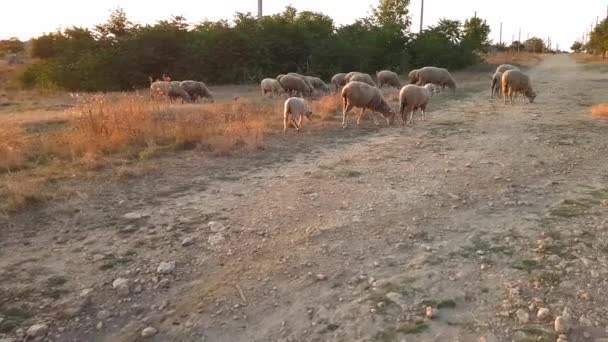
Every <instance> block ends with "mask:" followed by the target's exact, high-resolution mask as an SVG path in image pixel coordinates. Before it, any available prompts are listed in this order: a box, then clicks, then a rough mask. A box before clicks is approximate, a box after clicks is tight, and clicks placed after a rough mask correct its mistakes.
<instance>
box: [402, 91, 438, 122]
mask: <svg viewBox="0 0 608 342" xmlns="http://www.w3.org/2000/svg"><path fill="white" fill-rule="evenodd" d="M433 92H434V85H433V84H431V83H428V84H426V85H425V86H424V87H421V86H417V85H414V84H408V85H406V86H405V87H403V88H401V91H400V92H399V112H400V113H401V120H402V121H403V125H404V126H405V125H406V124H407V123H408V121H409V122H411V121H413V120H414V112H416V110H418V109H420V111H421V115H422V120H426V113H425V111H426V106H427V105H428V103H429V100H430V99H431V97H432V96H433ZM408 114H409V119H408Z"/></svg>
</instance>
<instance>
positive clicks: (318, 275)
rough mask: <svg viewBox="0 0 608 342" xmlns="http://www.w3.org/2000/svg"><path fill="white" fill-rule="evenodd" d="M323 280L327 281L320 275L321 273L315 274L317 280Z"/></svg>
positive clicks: (323, 275) (325, 277)
mask: <svg viewBox="0 0 608 342" xmlns="http://www.w3.org/2000/svg"><path fill="white" fill-rule="evenodd" d="M325 279H327V276H326V275H325V274H321V273H319V274H317V280H325Z"/></svg>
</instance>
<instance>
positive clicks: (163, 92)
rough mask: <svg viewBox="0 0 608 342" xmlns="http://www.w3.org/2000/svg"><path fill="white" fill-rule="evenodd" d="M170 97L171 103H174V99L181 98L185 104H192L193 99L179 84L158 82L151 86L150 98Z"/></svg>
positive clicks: (175, 82)
mask: <svg viewBox="0 0 608 342" xmlns="http://www.w3.org/2000/svg"><path fill="white" fill-rule="evenodd" d="M162 97H168V98H169V101H171V102H173V100H174V99H176V98H178V97H181V98H182V103H183V102H191V101H192V97H190V95H189V94H188V92H186V91H185V90H184V89H183V88H182V87H181V86H180V85H179V82H177V81H173V82H169V81H156V82H152V83H151V84H150V98H153V99H154V98H162Z"/></svg>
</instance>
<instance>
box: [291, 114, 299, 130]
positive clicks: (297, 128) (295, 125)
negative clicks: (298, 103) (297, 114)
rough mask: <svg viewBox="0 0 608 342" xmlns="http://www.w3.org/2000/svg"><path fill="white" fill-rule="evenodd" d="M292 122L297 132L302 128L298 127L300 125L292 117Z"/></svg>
mask: <svg viewBox="0 0 608 342" xmlns="http://www.w3.org/2000/svg"><path fill="white" fill-rule="evenodd" d="M290 120H291V124H292V125H293V126H294V127H295V128H296V131H299V130H300V126H299V125H298V123H297V122H296V120H295V119H294V118H293V117H290Z"/></svg>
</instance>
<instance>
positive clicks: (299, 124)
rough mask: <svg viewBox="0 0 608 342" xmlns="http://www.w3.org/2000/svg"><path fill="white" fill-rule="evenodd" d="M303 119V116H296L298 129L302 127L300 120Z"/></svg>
mask: <svg viewBox="0 0 608 342" xmlns="http://www.w3.org/2000/svg"><path fill="white" fill-rule="evenodd" d="M303 119H304V116H303V115H302V114H300V115H298V127H300V128H301V127H302V120H303Z"/></svg>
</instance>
